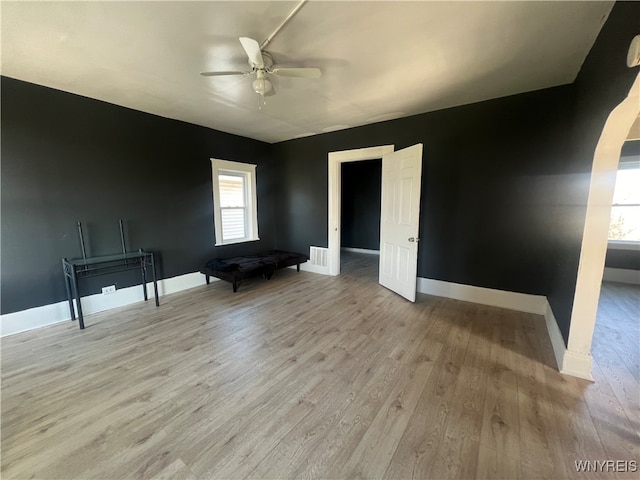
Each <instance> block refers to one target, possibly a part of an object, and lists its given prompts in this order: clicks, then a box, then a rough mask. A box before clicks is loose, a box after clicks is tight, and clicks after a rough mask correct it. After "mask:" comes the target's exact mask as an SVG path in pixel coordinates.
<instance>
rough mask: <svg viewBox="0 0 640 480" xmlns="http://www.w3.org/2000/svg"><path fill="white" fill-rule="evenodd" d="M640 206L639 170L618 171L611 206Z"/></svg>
mask: <svg viewBox="0 0 640 480" xmlns="http://www.w3.org/2000/svg"><path fill="white" fill-rule="evenodd" d="M629 203H635V204H640V168H635V169H628V170H618V173H617V174H616V188H615V190H614V193H613V204H614V205H617V204H629Z"/></svg>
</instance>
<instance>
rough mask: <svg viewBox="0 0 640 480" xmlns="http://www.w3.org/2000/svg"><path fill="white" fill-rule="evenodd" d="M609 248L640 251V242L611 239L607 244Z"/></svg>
mask: <svg viewBox="0 0 640 480" xmlns="http://www.w3.org/2000/svg"><path fill="white" fill-rule="evenodd" d="M607 249H609V250H632V251H636V252H640V242H631V241H625V240H609V243H608V244H607Z"/></svg>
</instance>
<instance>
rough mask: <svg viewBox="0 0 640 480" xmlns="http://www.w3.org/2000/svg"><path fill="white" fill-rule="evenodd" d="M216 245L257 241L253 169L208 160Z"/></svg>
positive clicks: (236, 163) (246, 165) (250, 166)
mask: <svg viewBox="0 0 640 480" xmlns="http://www.w3.org/2000/svg"><path fill="white" fill-rule="evenodd" d="M211 166H212V171H213V216H214V223H215V231H216V245H228V244H230V243H240V242H250V241H252V240H260V239H259V238H258V211H257V210H258V209H257V201H256V166H255V165H251V164H249V163H239V162H229V161H227V160H217V159H215V158H212V159H211Z"/></svg>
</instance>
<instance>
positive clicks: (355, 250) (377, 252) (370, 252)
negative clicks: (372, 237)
mask: <svg viewBox="0 0 640 480" xmlns="http://www.w3.org/2000/svg"><path fill="white" fill-rule="evenodd" d="M340 250H343V251H345V252H353V253H366V254H367V255H380V250H370V249H368V248H354V247H341V248H340Z"/></svg>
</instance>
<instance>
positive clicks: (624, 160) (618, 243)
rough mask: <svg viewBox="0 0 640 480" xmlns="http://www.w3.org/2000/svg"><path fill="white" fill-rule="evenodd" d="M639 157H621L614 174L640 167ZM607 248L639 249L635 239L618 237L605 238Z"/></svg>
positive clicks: (619, 205) (638, 243)
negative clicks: (620, 238)
mask: <svg viewBox="0 0 640 480" xmlns="http://www.w3.org/2000/svg"><path fill="white" fill-rule="evenodd" d="M639 162H640V157H637V156H634V157H621V158H620V163H619V164H618V168H617V169H616V174H617V173H618V171H619V170H626V169H633V170H636V169H638V168H640V167H639V166H638V165H639ZM612 194H613V195H615V187H614V190H613V193H612ZM611 206H612V207H626V206H634V205H631V204H624V203H622V204H615V203H614V204H612V205H611ZM607 248H608V249H609V250H632V251H636V252H637V251H640V242H639V241H637V240H618V239H615V240H614V239H611V238H609V239H607Z"/></svg>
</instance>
